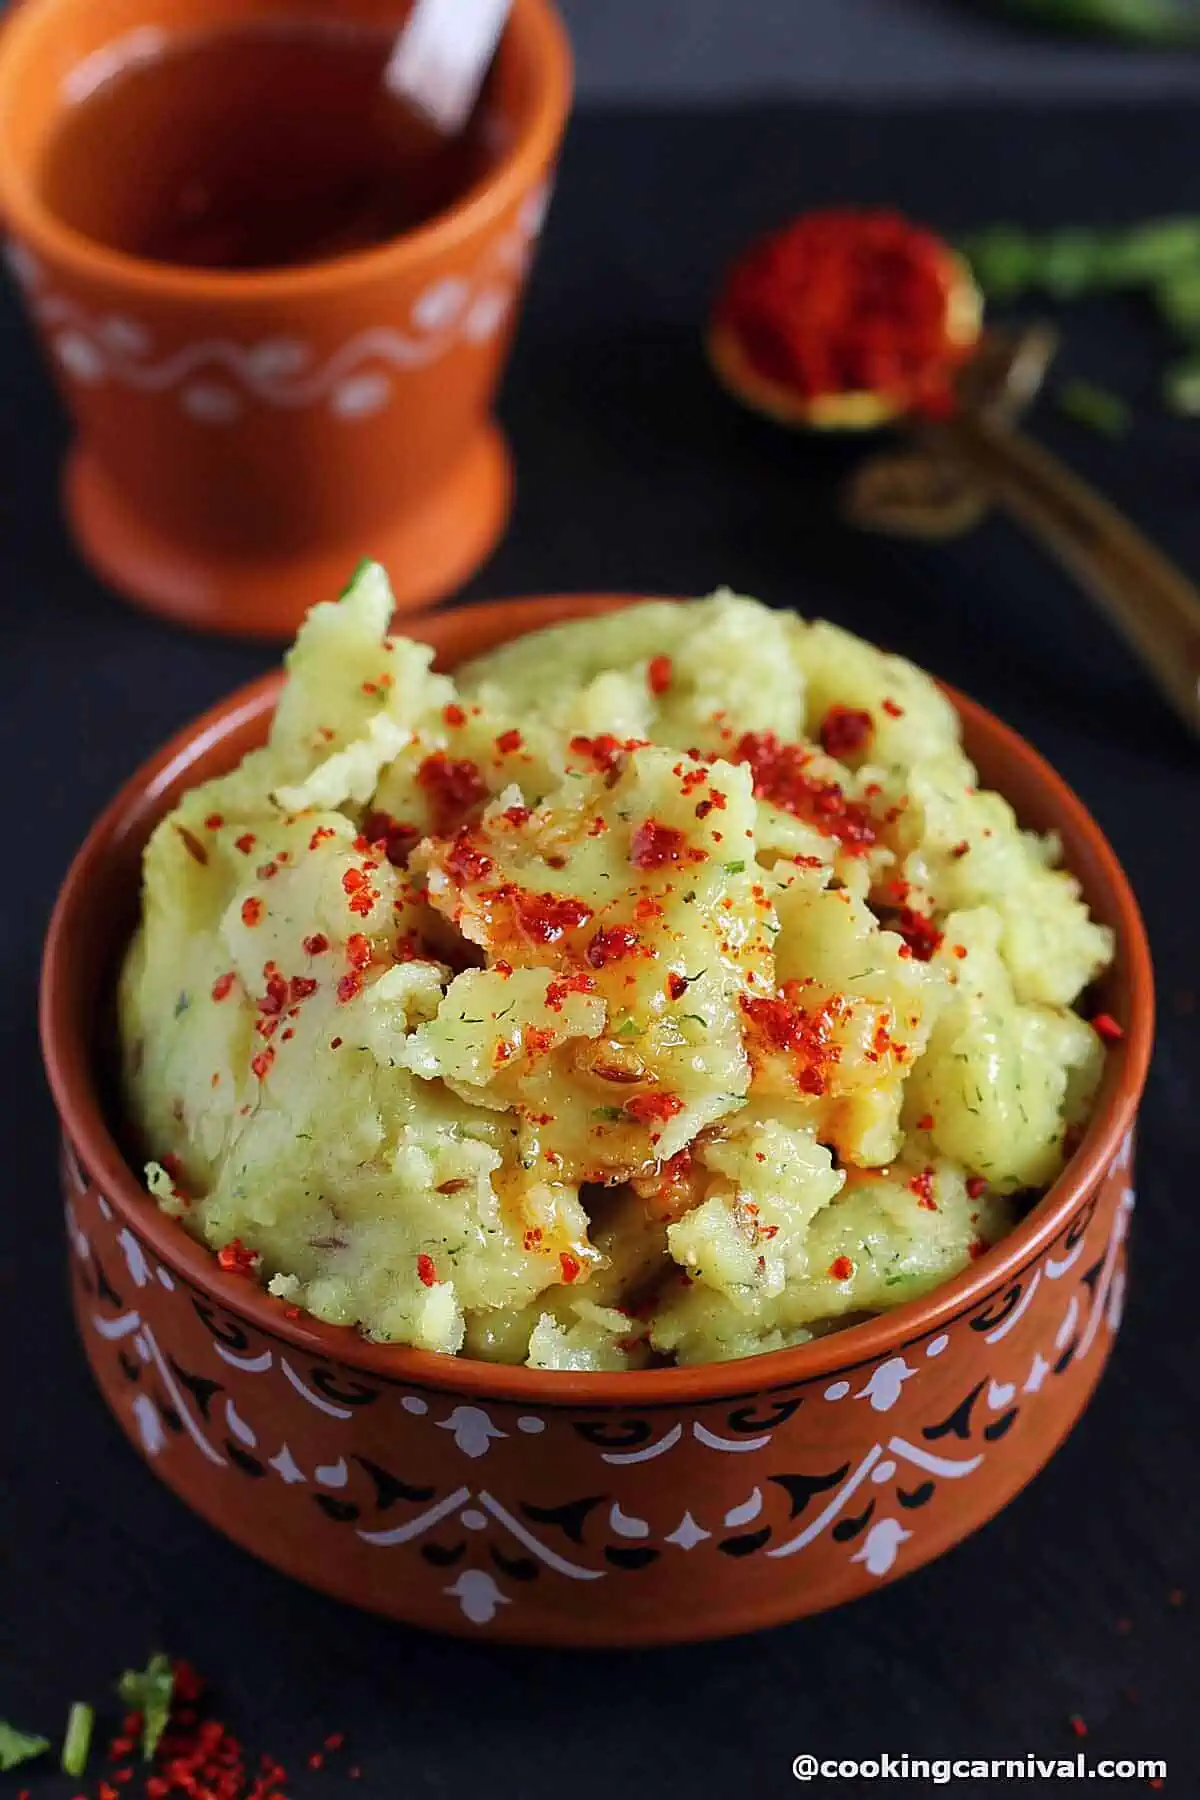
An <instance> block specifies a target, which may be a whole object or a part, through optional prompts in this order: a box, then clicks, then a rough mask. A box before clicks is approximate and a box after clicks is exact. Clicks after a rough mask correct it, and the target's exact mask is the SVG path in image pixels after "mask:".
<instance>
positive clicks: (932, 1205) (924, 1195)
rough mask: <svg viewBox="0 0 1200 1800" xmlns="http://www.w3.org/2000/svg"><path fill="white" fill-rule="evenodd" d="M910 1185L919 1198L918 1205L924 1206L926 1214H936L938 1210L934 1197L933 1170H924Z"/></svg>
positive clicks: (915, 1176) (914, 1177)
mask: <svg viewBox="0 0 1200 1800" xmlns="http://www.w3.org/2000/svg"><path fill="white" fill-rule="evenodd" d="M908 1185H909V1187H910V1188H911V1189H912V1191H913V1193H914V1194H915V1195H916V1196H917V1202H918V1204H919V1205H920V1206H923V1207H924V1208H925V1211H926V1212H936V1211H937V1210H938V1204H937V1201H936V1200H935V1199H934V1197H933V1170H932V1169H922V1170H921V1173H920V1174H919V1175H914V1176H913V1178H912V1180H911V1181H910V1182H909V1184H908Z"/></svg>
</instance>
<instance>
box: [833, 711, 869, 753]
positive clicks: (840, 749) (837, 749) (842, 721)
mask: <svg viewBox="0 0 1200 1800" xmlns="http://www.w3.org/2000/svg"><path fill="white" fill-rule="evenodd" d="M873 730H874V725H873V724H872V722H871V715H870V713H869V712H859V711H857V710H856V709H855V708H854V707H852V706H831V707H830V709H829V711H828V712H827V713H826V714H825V717H824V719H822V721H821V733H820V736H821V748H822V749H823V750H824V751H825V753H826V755H827V756H835V757H836V758H837V760H838V761H839V762H845V760H846V758H847V757H848V756H853V755H855V753H856V752H857V751H859V750H862V749H863V748H864V747H865V746H866V744H867V742H868V740H869V738H870V736H871V733H872V731H873Z"/></svg>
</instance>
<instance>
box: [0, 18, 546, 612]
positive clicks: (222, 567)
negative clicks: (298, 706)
mask: <svg viewBox="0 0 1200 1800" xmlns="http://www.w3.org/2000/svg"><path fill="white" fill-rule="evenodd" d="M409 6H410V0H337V5H336V7H335V8H334V10H335V11H336V12H337V16H338V18H339V19H340V20H342V21H344V22H345V21H348V22H350V23H352V24H357V25H361V26H363V27H364V28H370V29H372V30H383V31H388V32H391V31H395V30H396V29H397V28H398V27H399V26H400V24H401V23H402V22H403V20H404V19H405V17H406V16H407V13H408V11H409ZM8 10H9V15H10V16H9V17H8V18H7V19H6V22H5V23H4V26H3V29H2V30H0V212H2V213H3V216H4V224H5V227H6V230H7V232H8V234H9V244H8V259H9V262H10V265H11V267H12V271H13V274H14V275H15V277H16V279H17V282H18V284H19V286H20V288H21V290H22V293H23V295H24V298H25V301H26V304H27V307H28V309H29V312H30V314H31V317H32V318H33V321H34V323H35V324H36V326H37V328H38V331H39V333H40V335H41V338H42V341H43V346H44V349H45V352H46V357H47V360H48V363H49V366H50V369H51V372H52V374H53V376H54V379H55V381H56V382H57V384H58V387H59V389H60V392H61V394H62V398H63V401H64V403H65V405H66V407H67V410H68V412H69V413H70V415H71V420H72V424H73V427H74V434H75V435H74V443H73V445H72V449H71V451H70V454H69V456H68V459H67V463H66V468H65V471H64V498H65V503H66V510H67V516H68V522H69V524H70V526H71V529H72V532H73V535H74V537H75V539H76V542H77V544H78V547H79V550H80V552H81V554H82V555H83V556H84V558H85V559H86V561H87V562H88V563H89V564H90V565H91V566H92V568H93V569H94V570H95V571H96V573H97V574H98V575H99V576H100V577H101V578H102V579H103V580H104V581H106V582H107V583H108V584H109V585H110V586H112V587H113V588H115V589H116V590H117V591H118V592H120V593H122V594H123V595H125V596H126V597H127V598H128V599H131V600H133V601H135V602H137V603H138V604H140V605H143V606H146V607H149V608H150V609H151V610H152V611H155V612H159V613H164V614H166V615H168V616H169V617H171V618H174V619H177V620H179V621H180V622H182V623H184V624H187V625H192V626H198V627H203V628H206V629H217V630H221V631H231V632H244V633H249V634H252V635H260V636H261V635H266V636H272V635H274V636H286V637H290V636H291V635H292V633H293V631H294V630H295V627H296V626H297V625H298V624H299V622H300V619H301V618H302V617H303V615H304V613H305V612H306V611H307V609H308V607H309V606H310V605H312V604H313V603H314V602H316V601H318V600H324V599H326V598H327V597H328V596H329V595H330V594H333V593H336V592H337V591H338V588H339V587H340V586H341V584H342V582H343V581H344V579H345V573H346V570H347V569H349V568H352V567H353V566H354V564H355V562H356V561H357V560H358V558H359V557H360V556H362V555H364V554H366V553H368V552H369V553H370V554H371V555H372V556H375V557H378V558H379V559H380V560H381V561H383V562H385V563H386V564H387V565H388V567H389V568H390V569H391V571H392V576H393V585H394V589H395V593H396V600H397V606H398V607H399V608H401V609H403V610H407V609H409V608H412V607H419V606H423V605H425V604H427V603H429V602H431V601H433V600H437V599H439V598H441V597H442V596H443V595H444V594H447V593H449V592H451V591H452V590H453V589H454V588H456V587H458V586H459V585H460V584H461V583H462V582H464V581H465V580H466V579H467V578H468V576H469V575H471V574H472V573H473V571H474V570H475V569H476V568H477V567H478V565H479V564H480V563H481V562H482V561H483V559H484V557H485V556H486V555H487V554H488V553H489V552H490V551H491V549H492V547H493V545H494V544H495V542H496V541H497V539H498V538H499V536H500V534H501V532H502V530H503V529H504V526H505V525H506V523H507V520H508V516H509V510H510V505H511V498H512V472H511V467H510V459H509V453H508V449H507V446H506V444H505V441H504V439H503V437H502V435H501V433H500V431H499V428H498V427H497V425H496V424H495V422H494V420H493V418H492V400H493V397H494V394H495V391H496V387H497V385H498V383H499V380H500V377H501V375H502V373H503V370H504V365H505V363H506V361H507V356H508V348H509V344H510V342H511V338H512V330H513V324H514V321H515V318H516V314H517V308H518V304H519V302H520V299H521V295H522V292H523V290H524V286H525V279H526V275H527V272H528V269H529V266H530V262H531V259H532V256H533V253H534V250H535V248H536V245H537V240H538V236H539V233H540V230H541V224H542V219H543V216H544V214H545V210H546V205H547V202H548V199H549V193H550V184H551V181H552V178H553V172H554V165H555V161H556V158H557V153H558V145H559V140H560V138H561V135H562V131H563V127H564V124H565V122H566V117H567V112H568V109H569V106H570V100H571V81H572V77H571V57H570V50H569V47H568V44H567V39H566V35H565V32H564V30H563V27H562V24H561V22H560V20H559V18H558V14H557V13H556V11H555V10H554V7H553V4H552V0H514V6H513V12H512V16H511V18H510V20H509V23H508V26H507V28H506V31H505V34H504V38H503V40H502V42H501V45H500V49H499V52H498V55H497V60H496V63H495V66H494V68H493V70H492V73H491V75H490V77H489V90H488V106H489V113H488V117H489V120H490V122H491V128H492V131H493V135H494V137H495V139H496V153H495V160H494V162H493V163H492V165H491V167H490V169H489V170H488V172H487V173H486V174H485V175H484V176H483V178H482V179H481V180H480V181H479V182H477V183H476V185H475V186H473V187H471V188H469V189H468V190H467V191H466V192H465V193H464V194H463V195H462V196H461V197H460V198H459V199H458V200H457V201H456V202H455V203H454V204H453V205H452V206H451V207H450V208H449V209H448V210H447V211H445V212H442V213H440V214H438V215H437V216H436V217H434V218H433V219H431V220H430V221H429V222H428V223H426V224H424V225H421V226H420V227H418V228H417V229H415V230H412V231H409V232H407V233H405V234H404V235H403V236H401V237H397V238H394V239H392V240H391V241H390V242H387V243H385V244H383V245H381V246H379V247H378V248H375V249H370V250H366V251H363V252H360V253H356V254H352V255H343V256H340V257H337V258H334V259H331V260H330V261H327V262H323V263H319V264H314V265H312V266H309V267H302V268H285V269H274V270H265V271H262V272H242V271H234V272H223V271H212V270H200V269H192V268H182V267H176V266H173V265H169V264H161V263H154V262H149V261H143V260H140V259H139V258H136V257H133V256H128V255H124V254H122V253H120V252H118V251H115V250H110V249H107V248H105V247H104V246H103V245H100V244H98V243H95V242H93V241H92V240H91V239H90V238H87V237H85V236H83V235H82V234H81V233H80V232H78V231H76V230H74V229H72V228H71V227H69V226H68V225H66V224H65V223H64V222H63V221H62V220H61V219H60V218H59V217H58V216H57V214H56V213H54V212H53V211H51V210H50V208H49V207H48V206H47V205H46V204H45V202H44V200H43V197H42V193H41V183H40V169H41V165H42V162H43V159H44V156H45V151H46V145H47V142H48V141H50V140H52V138H53V135H54V132H55V130H56V128H57V126H58V125H59V124H60V123H61V120H62V117H63V114H64V111H65V110H66V109H67V108H68V107H69V106H70V105H71V104H72V96H73V95H76V94H78V93H79V92H80V91H83V90H85V89H86V86H87V83H88V82H89V81H94V80H95V79H96V76H97V73H98V71H102V70H103V69H104V67H105V66H106V59H107V60H108V61H111V59H112V58H113V56H114V46H117V47H118V48H119V47H120V46H124V47H125V53H126V54H128V55H133V54H135V53H137V52H138V50H139V47H140V48H141V49H143V50H144V47H145V46H146V45H147V43H149V44H151V45H154V46H158V47H161V46H163V45H167V46H169V45H170V44H171V43H172V42H173V41H174V40H177V39H186V38H187V36H188V35H189V34H194V33H195V32H196V31H206V32H211V31H214V30H218V31H219V30H220V29H221V27H222V26H234V27H236V26H242V25H245V24H247V23H248V22H256V23H259V24H261V23H262V22H263V21H270V20H271V19H273V18H276V17H283V18H285V19H294V18H296V17H301V18H303V17H304V16H306V15H314V16H317V17H321V18H326V19H327V18H328V16H329V13H330V10H331V7H330V0H105V3H104V4H103V5H97V4H96V0H23V3H22V4H21V5H20V6H17V7H10V8H9V9H8Z"/></svg>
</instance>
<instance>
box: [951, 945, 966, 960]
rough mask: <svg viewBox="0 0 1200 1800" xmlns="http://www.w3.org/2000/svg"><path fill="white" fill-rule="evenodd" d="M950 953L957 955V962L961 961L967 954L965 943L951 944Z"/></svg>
mask: <svg viewBox="0 0 1200 1800" xmlns="http://www.w3.org/2000/svg"><path fill="white" fill-rule="evenodd" d="M950 954H951V956H957V958H958V960H959V962H961V961H962V959H963V957H964V956H965V955H966V954H967V946H966V945H965V944H951V946H950Z"/></svg>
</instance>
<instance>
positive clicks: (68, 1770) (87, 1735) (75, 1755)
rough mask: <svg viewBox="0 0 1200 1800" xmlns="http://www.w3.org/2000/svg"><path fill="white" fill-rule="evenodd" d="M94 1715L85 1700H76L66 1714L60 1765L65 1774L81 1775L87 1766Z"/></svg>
mask: <svg viewBox="0 0 1200 1800" xmlns="http://www.w3.org/2000/svg"><path fill="white" fill-rule="evenodd" d="M95 1719H96V1715H95V1713H94V1712H93V1711H92V1708H91V1707H90V1706H89V1705H88V1703H87V1701H86V1700H76V1702H75V1704H74V1706H72V1708H71V1710H70V1712H69V1713H68V1714H67V1729H66V1733H65V1735H64V1737H63V1747H62V1766H63V1773H64V1774H65V1775H82V1774H83V1771H84V1770H85V1769H86V1768H87V1759H88V1751H89V1750H90V1749H91V1747H92V1726H93V1724H94V1723H95Z"/></svg>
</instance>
